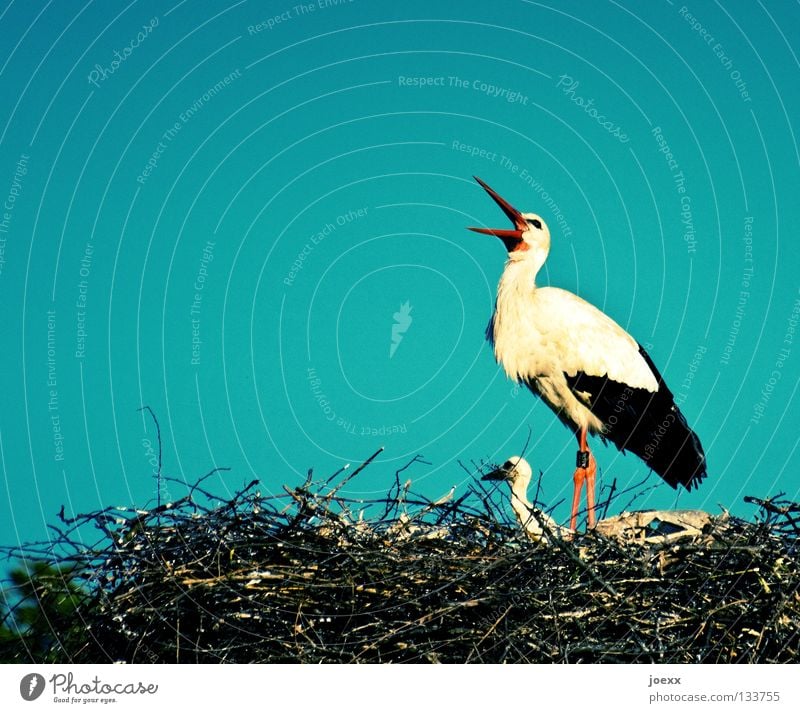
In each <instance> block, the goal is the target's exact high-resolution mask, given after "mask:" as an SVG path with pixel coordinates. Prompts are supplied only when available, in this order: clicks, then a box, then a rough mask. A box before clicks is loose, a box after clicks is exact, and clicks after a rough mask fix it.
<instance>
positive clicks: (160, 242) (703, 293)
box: [0, 0, 800, 544]
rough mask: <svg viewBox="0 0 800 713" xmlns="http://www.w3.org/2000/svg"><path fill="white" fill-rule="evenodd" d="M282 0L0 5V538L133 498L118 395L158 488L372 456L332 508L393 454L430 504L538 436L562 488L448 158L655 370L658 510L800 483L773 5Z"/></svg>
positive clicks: (789, 98)
mask: <svg viewBox="0 0 800 713" xmlns="http://www.w3.org/2000/svg"><path fill="white" fill-rule="evenodd" d="M293 2H294V0H287V2H285V3H281V2H247V1H244V2H232V1H227V0H226V1H222V0H220V1H218V2H203V3H196V2H186V1H185V0H184V2H176V1H174V2H164V3H158V2H144V1H141V2H136V1H135V0H134V1H133V2H129V3H128V2H119V3H117V2H86V3H73V2H33V1H28V2H22V1H21V0H17V1H12V2H7V1H6V2H5V3H4V4H3V8H2V10H0V37H2V38H3V39H2V49H1V50H0V76H1V77H2V86H3V97H4V101H3V103H2V108H0V200H2V201H3V206H2V212H0V303H2V310H0V315H1V316H0V320H2V322H1V324H2V334H3V336H4V343H3V348H2V350H0V392H1V393H2V408H0V473H1V474H2V481H3V487H2V489H0V542H3V543H6V544H14V543H16V542H18V541H21V540H29V539H34V538H35V539H40V538H43V537H46V536H47V532H48V531H47V528H46V524H47V523H48V522H53V521H54V519H55V515H56V513H57V512H58V510H59V508H60V506H61V505H62V504H64V505H65V506H66V512H67V513H68V514H69V513H77V512H87V511H89V510H92V509H97V508H102V507H105V506H108V505H115V504H132V505H137V506H144V505H146V504H147V503H151V504H152V503H153V502H154V500H155V498H156V483H155V480H154V479H153V477H152V474H153V465H152V463H153V450H152V448H153V447H154V445H155V439H156V435H155V430H154V428H153V424H152V422H151V421H150V420H149V418H148V417H146V415H145V414H143V413H141V412H140V411H139V409H140V407H141V406H142V405H145V404H146V405H148V406H150V407H151V408H152V409H153V411H154V412H155V414H157V416H158V418H159V420H160V424H161V433H162V437H163V442H164V453H163V468H164V472H165V474H167V475H169V476H172V477H177V478H185V479H187V480H189V481H191V480H194V479H195V478H197V477H199V476H200V475H202V474H204V473H206V472H208V471H209V470H211V469H212V468H214V467H217V466H228V467H230V468H231V469H232V470H231V471H230V472H229V473H227V474H225V476H224V477H222V478H220V479H219V480H217V481H214V482H213V483H212V489H215V490H216V491H218V492H220V493H225V492H231V491H233V490H235V489H237V488H239V487H240V486H241V485H242V483H244V482H246V481H249V480H250V479H252V478H254V477H257V478H260V479H261V480H262V483H263V485H262V492H271V491H272V492H274V491H278V490H279V489H280V488H281V486H282V484H284V483H287V484H290V485H291V484H295V483H297V482H298V480H299V479H300V478H302V477H304V476H305V473H306V471H307V469H308V468H312V467H313V468H314V470H315V472H316V473H318V474H320V475H325V476H327V475H328V474H330V473H333V472H334V471H335V470H337V469H338V468H339V467H341V466H342V465H343V464H344V463H348V462H349V463H354V464H355V463H360V462H361V461H363V460H364V459H365V458H367V457H368V456H369V455H370V454H372V453H373V452H374V451H375V450H376V449H377V448H378V447H380V446H384V447H385V450H384V452H383V454H382V455H381V456H380V457H379V458H378V459H377V461H376V462H375V463H374V464H373V465H372V466H371V467H370V468H368V469H366V470H365V471H364V472H363V473H362V474H360V475H359V476H358V477H356V478H355V479H354V480H353V481H352V482H351V483H350V484H349V486H348V490H347V492H348V494H349V495H350V496H352V497H362V496H364V497H367V496H376V495H381V494H383V493H385V492H386V491H387V489H388V488H389V487H390V485H391V484H392V483H393V482H394V473H395V470H397V469H398V468H400V467H401V466H403V465H404V464H406V463H407V462H408V461H409V460H410V459H411V458H413V457H414V456H415V455H417V454H420V455H422V456H424V457H425V459H426V460H427V461H428V462H429V463H430V465H425V464H421V463H416V464H414V465H413V466H412V467H411V468H410V469H408V470H407V471H405V473H404V477H411V478H412V479H413V480H414V486H415V488H416V489H417V490H419V491H421V492H424V493H426V494H428V495H429V496H431V497H438V496H439V495H441V494H442V493H444V492H446V491H448V490H449V489H450V488H451V487H452V486H454V485H455V486H457V488H458V489H460V490H462V491H463V489H464V488H466V486H467V484H468V482H469V480H470V476H468V475H467V473H466V472H465V471H464V470H463V469H462V468H461V467H460V466H459V465H458V461H459V460H460V461H462V462H463V463H465V464H469V463H471V462H472V461H475V462H479V461H482V460H504V459H505V458H506V457H507V456H509V455H511V454H513V453H517V452H519V451H520V450H521V449H522V447H523V445H524V443H525V441H526V440H527V438H528V433H529V431H530V432H531V434H532V436H531V440H530V444H529V448H528V452H527V454H528V457H529V460H530V461H531V462H532V464H533V466H534V468H535V469H536V470H541V471H543V473H544V476H543V483H542V484H543V495H542V497H543V499H544V501H545V502H546V503H548V504H555V503H557V502H558V501H559V500H562V499H564V498H567V497H568V496H569V494H570V493H571V487H572V481H571V471H572V468H573V467H574V457H575V456H574V451H575V444H574V439H573V436H572V434H571V433H570V432H569V431H568V430H567V429H565V428H564V427H563V426H562V425H561V424H560V423H559V422H558V421H557V420H556V419H555V417H554V416H553V415H552V414H551V412H550V411H549V410H548V409H547V407H546V406H545V405H544V404H542V403H540V402H539V401H538V400H536V399H535V398H533V397H532V396H531V395H530V394H528V393H527V392H525V391H519V390H518V389H516V388H514V386H513V384H511V383H510V382H509V381H507V380H506V378H505V376H504V375H503V373H502V372H501V370H500V369H499V367H498V366H497V365H496V364H495V362H494V359H493V356H492V353H491V349H490V347H489V346H488V344H487V343H486V342H485V341H484V329H485V326H486V324H487V322H488V320H489V317H490V315H491V312H492V307H493V300H494V291H495V287H496V284H497V280H498V278H499V275H500V273H501V271H502V269H503V264H504V258H505V254H504V252H503V249H502V246H501V244H500V243H499V241H496V240H493V239H491V238H488V237H486V236H480V235H476V234H474V233H470V232H468V231H466V230H465V226H467V225H474V224H483V225H490V226H496V227H503V226H504V222H505V218H504V217H503V216H502V214H501V213H500V211H499V210H498V209H497V207H496V206H495V205H494V204H493V203H492V202H491V200H489V199H488V197H487V196H486V195H485V194H484V193H483V191H482V190H481V189H480V188H479V187H478V186H477V185H476V184H475V183H474V181H473V180H472V179H471V176H472V175H473V174H477V175H479V176H481V178H483V179H484V180H486V181H487V182H488V183H490V184H491V185H492V186H493V187H494V188H496V189H497V190H498V191H499V192H500V193H501V194H503V195H504V196H506V197H507V198H508V199H509V200H510V201H511V202H512V203H514V204H515V205H517V206H518V207H519V208H520V209H522V210H527V211H535V212H538V213H540V214H542V215H543V216H544V218H545V219H546V220H547V221H548V223H549V225H550V228H551V232H552V235H553V240H552V251H551V255H550V259H549V261H548V263H547V265H546V270H545V271H544V273H543V275H542V278H543V282H544V283H548V284H553V285H558V286H561V287H564V288H567V289H570V290H574V291H576V292H578V293H579V294H580V295H581V296H582V297H584V298H586V299H588V300H589V301H591V302H593V303H594V304H596V305H598V306H599V307H601V308H602V309H603V310H605V311H606V312H607V313H608V314H610V315H611V316H612V317H613V318H614V319H616V320H617V321H618V322H619V323H620V324H621V325H623V326H624V327H625V328H626V329H628V330H629V331H630V332H631V333H632V334H633V335H634V336H635V337H636V338H637V339H638V340H639V341H640V342H641V343H642V344H644V345H645V346H646V348H647V349H648V350H649V351H650V354H651V355H652V357H653V359H654V361H655V362H656V364H658V365H659V367H660V369H661V371H662V372H663V374H664V376H665V379H666V381H667V383H668V384H669V385H670V387H671V389H672V390H673V392H674V393H675V394H676V397H677V399H678V402H679V403H680V404H681V408H682V409H683V411H684V413H685V415H686V417H687V419H688V421H689V422H690V424H692V425H693V427H694V428H695V430H696V431H697V433H698V434H699V436H700V438H701V440H702V442H703V444H704V446H705V449H706V453H707V455H708V466H709V477H708V479H707V480H706V482H705V483H704V484H703V486H702V487H701V488H700V489H699V490H698V491H696V492H694V493H692V494H691V495H687V494H686V493H683V494H681V495H680V497H679V498H678V500H677V503H678V504H679V505H680V506H682V507H697V508H705V509H708V510H710V511H712V512H718V511H719V507H720V506H722V507H724V508H728V509H730V510H731V511H733V512H734V513H739V514H748V513H749V512H750V510H749V509H748V507H747V506H745V505H743V503H742V498H743V496H744V495H755V496H764V497H765V496H770V495H775V494H777V493H779V492H785V493H786V494H787V496H788V497H790V498H794V499H795V500H797V499H798V498H800V493H798V490H800V487H799V486H798V478H797V474H796V461H797V457H798V454H797V444H798V436H797V430H798V429H797V423H796V415H797V413H798V399H797V385H798V378H797V377H798V373H799V372H800V368H799V367H800V332H798V331H797V330H798V329H799V328H800V323H799V322H798V317H799V316H800V301H798V300H800V292H799V291H798V290H799V287H800V285H799V283H798V258H799V257H800V255H799V253H800V248H799V247H798V239H797V235H798V212H800V202H799V201H798V200H797V187H798V185H800V175H799V174H800V165H799V164H800V160H799V158H798V157H799V154H798V145H797V136H796V129H797V125H798V122H797V118H796V117H798V116H800V93H798V92H797V86H798V77H799V74H800V63H799V62H798V52H799V51H800V42H798V30H799V29H800V8H798V6H797V5H796V4H791V3H784V2H773V1H769V2H741V3H735V4H721V3H713V2H693V3H691V4H688V5H682V4H681V2H679V1H676V2H671V1H670V0H664V1H663V2H658V1H656V2H648V3H640V2H597V3H584V2H577V1H575V2H563V1H560V0H559V1H557V2H556V1H553V2H543V3H539V2H527V1H522V0H509V1H507V2H501V3H485V2H463V1H460V2H436V3H431V2H428V1H426V2H422V1H413V0H412V1H411V2H404V3H378V2H366V1H361V0H353V1H352V2H347V1H346V0H339V1H338V2H337V1H335V0H313V2H310V3H309V4H307V5H294V4H293ZM792 414H794V416H795V418H790V416H791V415H792ZM595 452H596V455H597V459H598V462H599V464H600V469H601V475H602V480H603V482H605V483H609V482H611V480H613V479H616V480H617V484H618V487H620V488H625V487H627V486H630V485H633V484H635V483H638V482H639V481H641V480H642V479H644V478H645V476H646V475H647V469H646V467H645V466H644V464H643V463H642V462H641V461H639V460H638V459H637V458H635V457H634V456H632V455H628V456H624V457H623V456H622V455H620V454H618V453H617V451H616V449H614V448H613V447H610V448H606V447H604V446H603V445H601V444H600V443H599V442H596V445H595ZM659 482H660V481H659V479H658V478H657V477H656V476H652V477H651V479H650V480H649V481H648V485H655V484H657V483H659ZM640 490H641V489H640ZM183 494H184V491H183V490H182V488H181V487H180V486H179V485H176V484H170V485H169V486H168V488H167V489H166V491H165V492H164V493H162V496H163V497H164V498H167V499H171V498H177V497H179V496H181V495H183ZM630 497H631V496H627V497H625V498H622V499H621V500H619V501H617V502H616V503H615V505H614V506H612V511H613V510H614V508H616V509H621V508H622V507H624V506H625V505H627V504H628V501H629V500H630ZM675 503H676V495H675V492H674V491H672V490H671V489H670V488H669V487H668V486H666V485H663V486H659V487H657V488H655V489H652V490H648V491H647V492H646V493H644V494H643V495H642V496H641V497H639V498H638V499H637V500H635V502H634V504H633V507H639V508H646V507H670V506H673V505H674V504H675ZM555 515H556V517H558V518H559V519H562V520H563V519H565V518H566V517H567V516H568V512H567V507H566V505H565V504H562V505H560V506H558V507H557V508H556V511H555Z"/></svg>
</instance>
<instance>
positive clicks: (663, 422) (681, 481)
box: [566, 348, 706, 490]
mask: <svg viewBox="0 0 800 713" xmlns="http://www.w3.org/2000/svg"><path fill="white" fill-rule="evenodd" d="M640 351H641V354H642V356H643V357H644V359H645V360H646V361H647V363H648V366H649V367H650V369H651V370H652V371H653V374H654V375H655V377H656V380H657V381H658V391H656V392H655V393H653V392H650V391H647V390H646V389H635V388H632V387H630V386H628V385H626V384H621V383H619V382H616V381H613V380H612V379H608V378H607V377H598V376H589V375H587V374H584V373H580V372H579V373H578V374H576V375H575V376H569V375H567V376H566V378H567V382H568V383H569V386H570V388H571V389H572V390H573V391H577V392H582V393H588V394H589V399H590V401H591V409H592V412H593V413H594V414H595V415H596V416H597V417H598V418H599V419H600V420H601V421H602V422H603V423H604V424H605V426H606V429H605V431H604V432H603V434H602V435H603V436H604V437H605V438H608V439H609V440H610V441H612V442H613V443H614V445H616V446H617V448H619V449H620V450H621V451H631V452H632V453H635V454H636V455H637V456H639V457H640V458H641V459H642V460H643V461H644V462H645V463H647V465H648V466H650V468H652V469H653V470H654V471H655V472H656V473H658V474H659V475H660V476H661V477H662V478H663V479H664V480H665V481H666V482H667V483H669V484H670V485H671V486H672V487H673V488H677V487H678V485H683V486H684V487H685V488H686V489H687V490H691V489H692V488H694V487H697V486H698V485H699V484H700V483H701V481H702V480H703V478H705V477H706V457H705V453H704V452H703V446H702V445H701V444H700V439H699V438H698V437H697V435H696V434H695V432H694V431H693V430H692V429H691V428H689V425H688V424H687V423H686V419H685V418H684V417H683V414H682V413H681V412H680V409H679V408H678V407H677V405H676V404H675V399H674V398H673V396H672V392H670V390H669V389H668V388H667V385H666V384H665V383H664V380H663V379H662V378H661V374H659V373H658V369H656V367H655V365H654V364H653V362H652V361H651V359H650V357H649V355H648V354H647V352H645V350H644V349H641V348H640Z"/></svg>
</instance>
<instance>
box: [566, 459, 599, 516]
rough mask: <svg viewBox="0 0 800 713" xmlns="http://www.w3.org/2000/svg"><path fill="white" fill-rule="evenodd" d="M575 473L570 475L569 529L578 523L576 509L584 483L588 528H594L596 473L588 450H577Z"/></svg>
mask: <svg viewBox="0 0 800 713" xmlns="http://www.w3.org/2000/svg"><path fill="white" fill-rule="evenodd" d="M576 465H577V468H575V474H574V475H573V476H572V482H573V483H574V489H573V491H572V516H571V517H570V520H569V527H570V530H575V529H576V527H577V525H578V510H579V509H580V504H581V491H582V490H583V484H584V482H585V483H586V506H587V519H588V526H589V529H590V530H592V529H594V526H595V523H596V518H595V512H594V482H595V474H596V473H597V462H596V461H595V459H594V456H593V455H592V452H591V451H589V450H579V451H578V456H577V458H576Z"/></svg>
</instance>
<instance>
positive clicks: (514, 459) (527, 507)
mask: <svg viewBox="0 0 800 713" xmlns="http://www.w3.org/2000/svg"><path fill="white" fill-rule="evenodd" d="M532 475H533V470H532V469H531V466H530V463H528V461H526V460H525V459H524V458H523V457H522V456H511V458H509V459H508V460H507V461H506V462H505V463H503V465H501V466H500V467H499V468H497V469H495V470H493V471H492V472H491V473H488V474H486V475H484V476H483V478H481V480H502V481H505V482H506V483H508V487H509V488H511V509H512V510H513V511H514V515H515V516H516V518H517V522H519V524H520V526H521V527H522V529H523V530H525V532H526V533H527V534H528V537H530V538H531V539H532V540H536V541H537V542H539V541H541V540H545V541H547V539H548V535H563V534H564V532H563V528H561V527H559V526H558V524H557V523H556V521H555V520H553V518H551V517H550V516H549V515H547V514H546V513H544V512H542V511H541V510H539V509H538V508H535V507H534V506H533V503H532V502H531V501H530V500H528V485H529V484H530V482H531V476H532ZM545 527H546V528H547V530H548V531H549V532H548V531H546V530H545Z"/></svg>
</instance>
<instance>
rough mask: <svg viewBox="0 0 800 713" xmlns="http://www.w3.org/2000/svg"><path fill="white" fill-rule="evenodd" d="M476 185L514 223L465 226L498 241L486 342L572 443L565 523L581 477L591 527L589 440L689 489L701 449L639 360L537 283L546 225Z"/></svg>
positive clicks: (619, 331) (570, 300)
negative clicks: (501, 259) (503, 259)
mask: <svg viewBox="0 0 800 713" xmlns="http://www.w3.org/2000/svg"><path fill="white" fill-rule="evenodd" d="M476 180H477V181H478V183H480V185H481V186H482V187H483V188H484V190H486V192H487V193H488V194H489V195H490V196H491V197H492V198H493V199H494V201H495V202H496V203H497V204H498V205H499V206H500V208H502V210H503V212H504V213H505V214H506V215H507V216H508V218H509V219H510V220H511V221H512V223H513V224H514V229H513V230H500V229H495V228H470V230H474V231H476V232H479V233H486V234H488V235H494V236H496V237H498V238H500V239H501V240H502V241H503V243H504V244H505V246H506V249H507V250H508V262H507V263H506V267H505V270H504V271H503V275H502V277H501V278H500V284H499V285H498V289H497V302H496V305H495V311H494V315H493V317H492V320H491V322H490V324H489V328H488V329H487V337H488V338H489V339H490V340H491V341H492V343H493V345H494V353H495V357H496V358H497V361H498V362H499V363H500V364H501V365H502V367H503V369H504V370H505V372H506V374H508V376H509V377H510V378H511V379H514V380H515V381H517V382H520V383H523V384H525V385H526V386H528V387H529V388H530V389H531V390H532V391H533V392H534V393H536V394H538V395H540V396H541V397H542V398H543V399H544V401H545V402H546V403H547V404H548V405H549V406H550V407H551V408H552V409H553V411H554V412H555V413H556V415H557V416H558V417H559V418H560V419H561V420H562V421H563V422H564V423H565V424H567V425H568V426H569V427H570V428H572V429H573V430H574V431H575V433H576V436H577V438H578V442H579V451H578V459H577V468H576V470H575V474H574V476H573V477H574V483H575V489H574V492H573V505H572V517H571V519H570V526H571V527H572V528H573V529H574V528H575V525H576V521H577V513H578V505H579V501H580V491H581V489H582V487H583V483H584V481H586V482H587V502H588V521H589V527H593V526H594V523H595V514H594V478H595V470H596V463H595V460H594V456H593V455H592V454H591V452H590V451H589V446H588V443H587V436H588V434H600V435H601V437H603V438H604V439H605V438H607V439H609V440H611V441H612V442H613V443H614V444H615V445H616V446H617V447H618V448H619V449H620V450H623V451H624V450H630V451H632V452H634V453H635V454H636V455H638V456H639V457H641V458H642V459H643V460H644V461H645V462H646V463H647V464H648V465H649V466H650V467H651V468H652V469H653V470H655V471H656V472H657V473H658V474H659V475H660V476H661V477H663V478H664V480H666V481H667V483H669V484H670V485H671V486H672V487H673V488H674V487H677V485H678V484H681V485H683V486H684V487H686V488H687V489H691V487H692V486H694V485H697V484H698V483H699V482H700V481H701V480H702V478H703V477H705V475H706V467H705V455H704V454H703V448H702V446H701V445H700V441H699V440H698V438H697V436H696V435H695V434H694V432H693V431H692V430H691V429H690V428H689V426H688V425H687V423H686V420H685V419H684V417H683V415H682V414H681V412H680V410H679V409H678V407H677V406H676V405H675V402H674V399H673V396H672V393H671V392H670V390H669V389H668V388H667V386H666V384H664V381H663V379H662V378H661V375H660V374H659V373H658V370H657V369H656V367H655V365H654V364H653V362H652V360H651V359H650V357H649V356H648V354H647V353H646V352H645V351H644V349H642V347H641V346H640V345H639V344H638V343H637V342H636V340H635V339H634V338H633V337H631V336H630V335H629V334H628V333H627V332H626V331H625V330H624V329H623V328H622V327H620V326H619V325H618V324H617V323H616V322H614V320H613V319H611V318H610V317H608V316H607V315H605V314H604V313H603V312H601V311H600V310H599V309H597V308H596V307H594V306H593V305H591V304H589V303H588V302H586V301H585V300H583V299H581V298H580V297H578V296H577V295H573V294H572V293H570V292H567V291H565V290H562V289H559V288H556V287H538V286H537V285H536V276H537V274H538V273H539V270H540V269H541V268H542V266H543V265H544V262H545V260H546V259H547V255H548V253H549V251H550V231H549V230H548V228H547V225H546V223H545V222H544V220H543V219H542V218H541V216H539V215H536V214H535V213H520V212H519V211H518V210H517V209H516V208H514V207H513V206H511V205H510V204H509V203H508V202H507V201H506V200H505V199H503V198H501V197H500V196H499V195H498V194H497V193H496V192H495V191H493V190H492V189H491V188H490V187H489V186H487V185H486V184H485V183H484V182H483V181H481V180H480V179H479V178H477V176H476Z"/></svg>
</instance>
